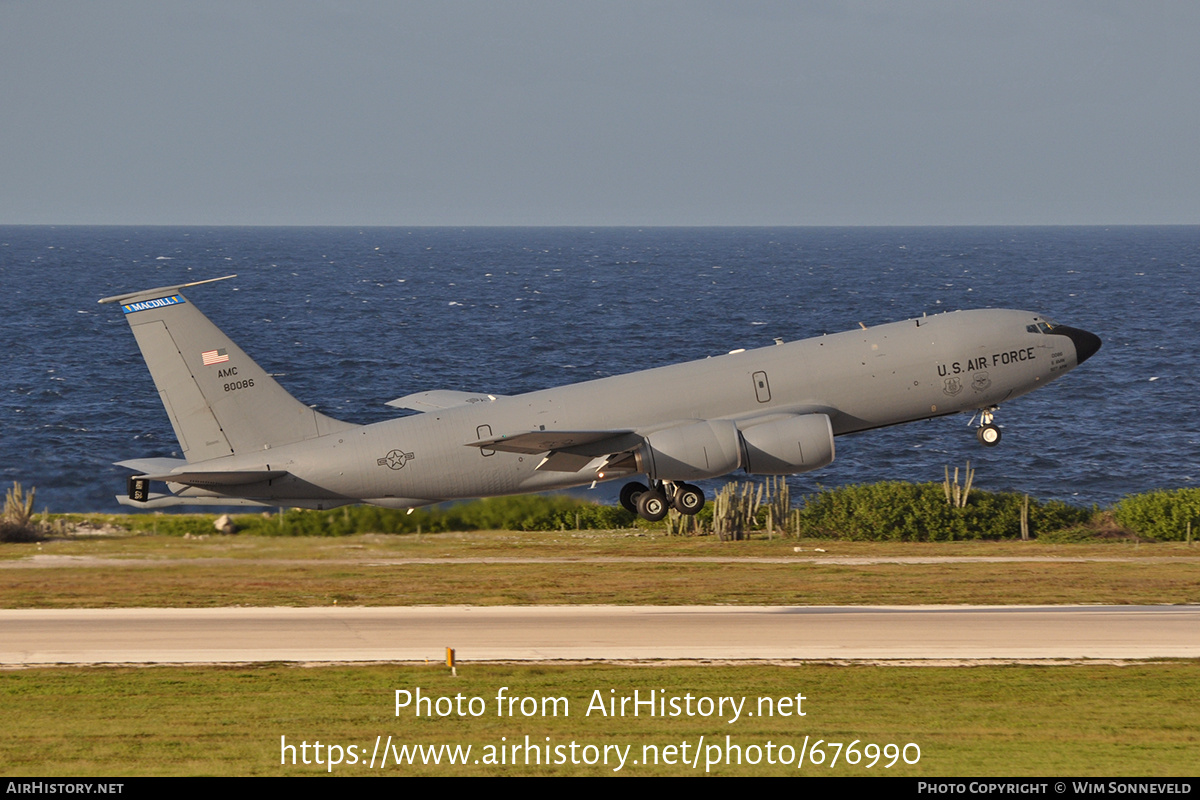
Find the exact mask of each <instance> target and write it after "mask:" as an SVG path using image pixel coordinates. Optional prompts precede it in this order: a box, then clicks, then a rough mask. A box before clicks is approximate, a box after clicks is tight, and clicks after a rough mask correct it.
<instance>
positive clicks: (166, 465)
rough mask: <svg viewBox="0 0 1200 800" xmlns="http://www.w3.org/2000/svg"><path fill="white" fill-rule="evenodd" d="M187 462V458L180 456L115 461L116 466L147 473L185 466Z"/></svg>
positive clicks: (167, 470)
mask: <svg viewBox="0 0 1200 800" xmlns="http://www.w3.org/2000/svg"><path fill="white" fill-rule="evenodd" d="M187 463H188V462H187V460H186V459H182V458H131V459H129V460H128V461H117V462H116V466H118V467H124V468H125V469H131V470H133V471H134V472H138V473H142V474H146V475H149V474H152V473H156V472H170V471H171V470H173V469H178V468H179V467H186V466H187Z"/></svg>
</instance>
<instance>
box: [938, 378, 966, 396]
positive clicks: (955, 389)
mask: <svg viewBox="0 0 1200 800" xmlns="http://www.w3.org/2000/svg"><path fill="white" fill-rule="evenodd" d="M962 390H963V385H962V379H961V378H946V387H945V388H944V389H942V391H943V392H945V393H946V394H948V395H950V396H951V397H954V395H956V394H958V393H959V392H961V391H962Z"/></svg>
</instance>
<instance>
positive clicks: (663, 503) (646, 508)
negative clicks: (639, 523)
mask: <svg viewBox="0 0 1200 800" xmlns="http://www.w3.org/2000/svg"><path fill="white" fill-rule="evenodd" d="M637 513H638V516H640V517H641V518H642V519H644V520H647V521H648V522H658V521H659V520H660V519H662V518H663V517H665V516H666V515H667V498H665V497H663V496H662V495H661V494H659V493H658V492H652V491H648V490H647V491H645V492H642V494H641V495H640V496H639V497H638V499H637Z"/></svg>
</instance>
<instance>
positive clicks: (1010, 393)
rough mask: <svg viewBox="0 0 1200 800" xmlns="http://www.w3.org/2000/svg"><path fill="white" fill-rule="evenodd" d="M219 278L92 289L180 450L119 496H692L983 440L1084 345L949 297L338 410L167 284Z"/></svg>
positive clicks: (145, 470)
mask: <svg viewBox="0 0 1200 800" xmlns="http://www.w3.org/2000/svg"><path fill="white" fill-rule="evenodd" d="M226 277H228V278H231V277H235V276H232V275H229V276H226ZM224 279H225V278H213V279H211V280H207V281H196V282H195V283H184V284H179V285H176V286H164V287H160V288H157V289H147V290H144V291H140V292H131V293H129V294H121V295H116V296H114V297H106V298H104V299H103V300H101V301H100V302H101V303H120V304H121V307H122V308H123V309H124V311H125V318H126V319H127V320H128V321H129V325H130V327H131V328H133V334H134V336H135V337H136V338H137V342H138V346H139V347H140V348H141V350H142V356H143V357H144V358H145V360H146V366H147V367H149V369H150V374H151V375H152V376H153V378H154V384H155V386H156V387H157V388H158V393H159V396H160V397H161V398H162V402H163V406H164V407H165V408H166V411H167V416H168V417H170V419H171V425H172V426H173V427H174V429H175V436H176V438H177V439H178V440H179V448H180V452H181V453H182V455H183V456H184V457H183V458H182V459H178V458H146V459H135V460H132V461H122V462H119V465H120V466H124V467H127V468H129V469H132V470H134V471H136V473H137V474H135V475H133V476H131V477H130V479H129V486H128V494H127V495H122V496H120V497H119V498H118V499H119V500H120V501H121V502H122V503H124V504H126V505H131V506H135V507H138V508H159V507H162V506H171V505H264V506H300V507H308V508H333V507H335V506H340V505H346V504H348V503H371V504H373V505H379V506H387V507H389V508H415V507H417V506H423V505H428V504H430V503H438V502H442V501H445V500H455V499H462V498H473V497H489V496H496V495H509V494H521V493H525V492H540V491H545V490H548V489H561V488H567V487H572V486H581V485H585V484H591V483H594V482H596V481H607V480H612V479H616V478H626V477H631V476H635V475H645V476H646V478H647V481H648V482H647V483H642V482H640V481H632V482H630V483H627V484H626V485H625V486H624V487H623V488H622V490H621V503H622V505H624V506H625V507H626V508H628V509H629V510H630V511H633V512H636V513H637V514H640V515H641V516H642V517H644V518H646V519H649V520H656V519H661V518H662V517H664V516H665V515H666V513H667V509H668V508H669V507H671V506H673V507H674V508H675V509H677V510H678V511H680V512H682V513H684V514H695V513H696V512H697V511H699V510H700V509H701V508H703V507H704V502H705V498H704V493H703V491H701V490H700V488H699V487H697V486H695V485H693V484H691V483H689V481H696V480H703V479H706V478H716V477H720V476H722V475H726V474H728V473H731V472H734V471H736V470H739V469H741V470H745V471H746V472H747V473H749V474H751V475H791V474H795V473H800V472H807V471H809V470H814V469H819V468H821V467H824V466H825V465H827V464H829V463H830V462H831V461H833V455H834V437H835V436H840V435H841V434H845V433H854V432H856V431H865V430H869V429H871V428H882V427H884V426H887V425H898V424H900V423H902V422H912V421H913V420H919V419H929V418H931V417H938V416H943V415H946V414H955V413H959V412H964V411H975V412H978V417H979V420H980V424H979V428H978V430H977V436H978V438H979V441H980V442H981V443H982V444H984V445H987V446H994V445H996V444H998V443H999V441H1000V429H999V428H998V427H996V425H995V423H994V419H993V415H994V413H995V411H996V409H997V407H998V406H999V404H1000V403H1003V402H1006V401H1008V400H1012V399H1014V398H1017V397H1020V396H1021V395H1023V394H1026V393H1028V392H1031V391H1033V390H1034V389H1037V388H1038V387H1039V386H1043V385H1045V384H1047V383H1049V382H1050V381H1052V380H1054V379H1055V378H1058V377H1059V376H1061V375H1064V374H1066V373H1067V372H1070V371H1071V370H1072V369H1074V368H1075V367H1077V366H1079V365H1080V364H1082V363H1083V362H1084V361H1086V360H1087V359H1088V358H1089V357H1091V356H1092V355H1093V354H1094V353H1095V352H1096V351H1097V350H1099V349H1100V339H1099V337H1097V336H1096V335H1095V334H1092V333H1088V332H1087V331H1084V330H1080V329H1078V328H1071V327H1068V326H1066V325H1059V324H1057V323H1055V322H1052V321H1050V320H1048V319H1046V318H1045V317H1040V316H1038V315H1036V314H1031V313H1029V312H1026V311H1008V310H1002V309H987V310H975V311H953V312H949V313H944V314H938V315H936V316H932V317H919V318H917V319H910V320H908V321H906V322H893V323H891V324H887V325H878V326H875V327H866V326H864V325H861V323H860V328H859V329H858V330H852V331H848V332H846V333H839V334H831V335H827V336H820V337H816V338H813V339H805V340H803V341H798V342H788V343H784V342H782V341H781V340H776V345H775V346H768V347H763V348H760V349H757V350H734V351H733V352H731V353H728V354H727V355H722V356H716V357H713V358H706V359H702V360H700V361H691V362H688V363H685V364H675V365H672V366H666V367H658V368H655V369H648V370H645V371H642V372H634V373H631V374H628V375H617V376H614V377H611V378H601V379H599V380H593V381H587V382H585V383H576V384H572V385H569V386H560V387H558V388H556V389H544V390H542V391H537V392H530V393H528V394H521V395H511V396H502V395H495V394H485V393H472V392H460V391H449V390H438V391H427V392H420V393H417V394H410V395H408V396H406V397H401V398H400V399H398V400H393V401H391V402H390V403H388V405H390V406H395V407H397V408H404V409H411V410H415V411H420V412H423V413H420V414H416V415H410V416H404V417H398V418H396V419H391V420H388V421H386V422H377V423H374V424H371V425H355V424H352V423H349V422H342V421H340V420H336V419H333V418H331V417H327V416H325V415H324V414H321V413H319V412H317V411H315V410H314V409H312V408H310V407H308V406H306V405H304V404H303V403H301V402H300V401H298V400H296V399H295V398H294V397H292V396H291V395H290V394H288V393H287V391H285V390H284V389H283V387H281V386H280V385H279V384H278V383H276V382H275V379H274V378H272V377H271V376H269V375H268V374H267V373H266V372H264V371H263V369H262V368H261V367H259V365H258V364H256V363H254V361H252V360H251V359H250V357H249V356H247V355H246V354H245V353H244V352H243V351H242V350H241V348H239V347H238V346H237V345H236V344H234V343H233V341H232V340H230V339H229V337H227V336H226V335H225V334H224V333H222V332H221V331H220V330H219V329H218V328H217V327H216V326H215V325H213V324H212V322H210V321H209V320H208V318H207V317H205V316H204V315H203V314H202V313H200V310H199V309H198V308H196V306H195V305H194V304H192V303H191V302H190V301H188V300H187V299H186V298H185V297H184V296H183V295H182V294H181V293H180V290H181V289H185V288H188V287H191V286H197V285H199V284H202V283H211V282H212V281H215V280H224ZM153 481H157V482H163V483H166V485H167V488H168V489H169V491H170V494H162V493H152V492H151V491H150V485H151V482H153Z"/></svg>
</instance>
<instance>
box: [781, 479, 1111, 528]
mask: <svg viewBox="0 0 1200 800" xmlns="http://www.w3.org/2000/svg"><path fill="white" fill-rule="evenodd" d="M1023 500H1024V497H1023V496H1022V495H1020V494H1017V493H1015V492H983V491H979V490H978V489H976V490H974V491H972V492H971V495H970V499H969V501H968V503H967V505H966V507H964V508H953V507H951V506H950V505H949V504H948V503H947V502H946V495H945V490H944V489H943V487H942V485H941V484H936V483H900V482H895V481H888V482H884V483H873V484H866V485H857V486H845V487H842V488H840V489H830V490H825V491H823V492H821V493H819V494H817V495H814V496H813V497H810V498H809V499H808V500H807V502H806V503H805V504H804V508H803V509H802V510H801V512H800V535H801V536H811V537H818V538H820V537H832V538H840V539H858V540H869V541H905V542H934V541H953V540H958V539H1012V538H1019V537H1020V535H1021V504H1022V502H1023ZM1091 513H1092V512H1091V511H1090V510H1088V509H1083V508H1078V507H1076V506H1072V505H1069V504H1067V503H1062V502H1059V501H1057V500H1051V501H1048V502H1041V501H1038V500H1033V499H1030V501H1029V528H1030V532H1031V534H1032V535H1035V536H1036V535H1037V533H1038V531H1052V530H1057V529H1059V528H1065V527H1069V526H1071V525H1079V524H1082V523H1085V522H1087V520H1088V519H1089V518H1090V517H1091Z"/></svg>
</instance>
